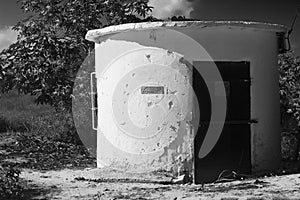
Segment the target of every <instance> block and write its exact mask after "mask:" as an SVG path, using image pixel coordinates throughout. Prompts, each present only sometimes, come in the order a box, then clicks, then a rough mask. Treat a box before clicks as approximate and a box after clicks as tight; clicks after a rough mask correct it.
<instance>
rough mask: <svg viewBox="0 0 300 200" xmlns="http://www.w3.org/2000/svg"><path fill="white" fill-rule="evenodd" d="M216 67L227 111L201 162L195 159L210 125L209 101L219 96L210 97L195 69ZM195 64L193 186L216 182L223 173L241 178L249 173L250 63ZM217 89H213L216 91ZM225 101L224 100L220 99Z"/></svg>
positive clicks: (212, 95) (211, 95)
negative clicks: (196, 118)
mask: <svg viewBox="0 0 300 200" xmlns="http://www.w3.org/2000/svg"><path fill="white" fill-rule="evenodd" d="M214 63H215V64H216V66H217V68H218V70H219V72H220V74H221V76H222V79H223V81H224V86H225V91H226V99H227V111H226V119H225V124H224V128H223V130H222V133H221V135H220V138H219V140H218V142H217V143H216V145H215V146H214V148H213V149H212V151H211V152H210V153H209V154H208V155H207V156H206V157H204V158H202V159H200V158H199V157H198V153H199V150H200V148H201V145H202V143H203V140H204V138H205V136H206V133H207V129H208V126H209V124H210V123H211V124H212V125H213V124H214V123H218V122H214V121H211V98H220V97H218V92H217V91H215V92H214V93H213V94H209V91H208V87H207V85H208V84H213V85H212V87H216V83H215V82H213V81H211V82H208V83H205V81H204V79H203V77H202V76H201V74H200V73H199V71H198V70H197V69H198V68H201V67H202V68H203V67H204V68H205V67H206V68H207V69H209V67H211V66H212V65H213V64H214ZM214 63H213V62H209V61H197V62H194V63H193V64H194V70H193V88H194V91H195V93H196V96H197V98H198V104H199V107H200V108H199V109H200V122H199V128H198V131H197V134H196V137H195V140H194V151H195V152H194V155H195V161H194V162H195V163H194V164H195V183H206V182H213V181H216V180H217V179H218V177H219V175H220V174H221V173H222V172H223V171H224V170H228V171H235V172H237V173H241V174H250V173H251V152H250V148H251V147H250V124H251V123H252V122H251V119H250V85H251V79H250V62H244V61H243V62H223V61H222V62H214ZM217 89H218V88H215V90H217ZM222 98H224V97H222Z"/></svg>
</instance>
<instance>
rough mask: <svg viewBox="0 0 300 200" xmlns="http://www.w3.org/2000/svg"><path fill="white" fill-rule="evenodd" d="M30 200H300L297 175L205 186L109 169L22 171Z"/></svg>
mask: <svg viewBox="0 0 300 200" xmlns="http://www.w3.org/2000/svg"><path fill="white" fill-rule="evenodd" d="M21 178H23V179H24V180H25V181H27V184H28V187H29V188H32V190H31V191H35V193H34V192H32V195H33V199H101V200H105V199H168V200H169V199H172V200H175V199H176V200H179V199H224V200H225V199H227V200H229V199H239V200H242V199H249V200H250V199H255V200H262V199H276V200H280V199H300V174H293V175H284V176H273V177H264V178H259V179H258V178H256V179H247V180H243V181H233V182H226V183H215V184H205V185H194V184H170V183H169V181H170V180H171V177H168V176H166V175H163V174H159V173H155V174H154V173H151V174H131V173H126V172H121V171H116V170H110V169H95V168H94V169H92V168H87V169H77V170H73V169H64V170H60V171H44V172H43V171H34V170H31V169H23V171H22V173H21Z"/></svg>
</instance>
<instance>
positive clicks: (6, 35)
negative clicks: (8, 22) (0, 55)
mask: <svg viewBox="0 0 300 200" xmlns="http://www.w3.org/2000/svg"><path fill="white" fill-rule="evenodd" d="M11 28H12V27H5V28H2V29H0V52H1V51H2V50H3V49H5V48H7V47H9V45H11V44H12V43H14V42H15V41H17V35H18V32H16V31H14V30H12V29H11Z"/></svg>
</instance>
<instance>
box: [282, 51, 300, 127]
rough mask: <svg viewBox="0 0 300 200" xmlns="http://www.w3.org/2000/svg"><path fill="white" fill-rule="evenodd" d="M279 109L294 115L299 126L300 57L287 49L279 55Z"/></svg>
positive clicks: (286, 113)
mask: <svg viewBox="0 0 300 200" xmlns="http://www.w3.org/2000/svg"><path fill="white" fill-rule="evenodd" d="M278 62H279V73H280V79H279V87H280V90H279V94H280V105H281V111H282V113H283V114H284V115H290V116H291V117H294V118H295V119H296V120H297V122H298V126H300V57H297V56H295V55H294V54H293V52H291V51H289V52H286V53H284V54H280V55H279V59H278Z"/></svg>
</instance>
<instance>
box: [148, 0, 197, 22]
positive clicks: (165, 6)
mask: <svg viewBox="0 0 300 200" xmlns="http://www.w3.org/2000/svg"><path fill="white" fill-rule="evenodd" d="M149 5H151V6H153V7H154V8H153V12H152V15H153V16H154V17H156V18H160V19H166V18H168V17H172V16H179V15H181V16H185V17H186V18H190V15H191V12H192V11H193V10H194V9H193V2H192V1H191V0H150V1H149Z"/></svg>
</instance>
